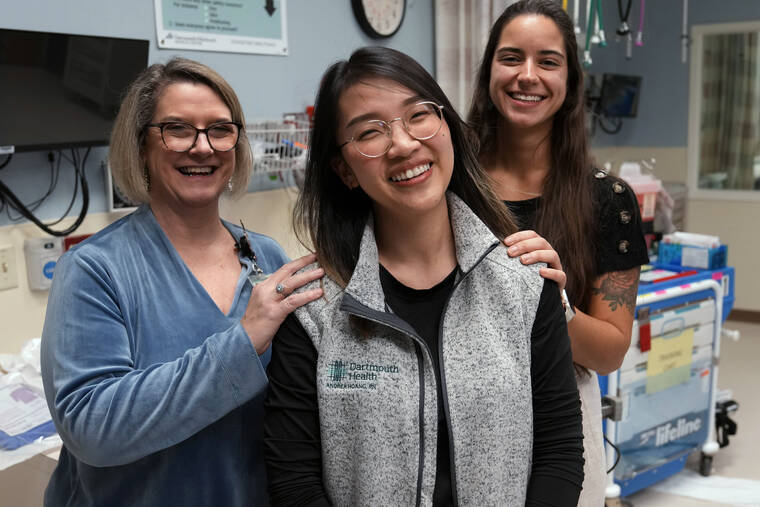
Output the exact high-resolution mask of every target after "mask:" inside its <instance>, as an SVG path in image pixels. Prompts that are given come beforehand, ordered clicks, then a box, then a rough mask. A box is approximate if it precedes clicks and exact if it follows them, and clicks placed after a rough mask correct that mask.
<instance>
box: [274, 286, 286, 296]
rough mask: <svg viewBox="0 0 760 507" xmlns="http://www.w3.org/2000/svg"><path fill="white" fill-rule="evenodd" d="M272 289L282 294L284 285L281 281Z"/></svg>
mask: <svg viewBox="0 0 760 507" xmlns="http://www.w3.org/2000/svg"><path fill="white" fill-rule="evenodd" d="M274 290H275V291H276V292H277V294H283V293H284V292H285V286H284V285H283V284H281V283H278V284H277V287H275V288H274Z"/></svg>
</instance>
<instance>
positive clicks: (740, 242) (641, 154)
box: [594, 147, 760, 312]
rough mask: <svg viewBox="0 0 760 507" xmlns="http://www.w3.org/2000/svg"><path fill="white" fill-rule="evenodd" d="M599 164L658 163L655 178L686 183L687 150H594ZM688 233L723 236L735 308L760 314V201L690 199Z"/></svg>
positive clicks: (687, 222) (687, 207) (616, 167)
mask: <svg viewBox="0 0 760 507" xmlns="http://www.w3.org/2000/svg"><path fill="white" fill-rule="evenodd" d="M594 155H595V156H596V159H597V162H598V163H599V164H603V163H604V162H605V161H607V160H609V161H611V162H612V163H613V169H614V170H617V169H618V167H619V166H620V163H621V162H624V161H626V160H631V161H639V160H642V159H644V160H649V159H651V158H652V157H654V158H655V159H656V161H657V164H656V174H657V176H658V177H659V178H660V179H661V180H663V181H677V182H681V183H686V175H687V165H686V147H682V148H626V147H623V148H603V149H595V150H594ZM686 230H687V231H689V232H698V233H702V234H714V235H716V236H720V240H721V242H723V243H725V244H727V245H728V264H729V266H733V267H734V268H736V280H735V290H736V294H735V297H736V300H735V301H734V308H736V309H739V310H750V311H756V312H757V311H760V295H758V290H757V288H758V287H760V269H758V263H757V260H756V259H757V255H758V252H760V200H758V201H757V202H740V201H727V200H714V199H709V200H708V199H691V198H690V199H689V200H688V203H687V205H686Z"/></svg>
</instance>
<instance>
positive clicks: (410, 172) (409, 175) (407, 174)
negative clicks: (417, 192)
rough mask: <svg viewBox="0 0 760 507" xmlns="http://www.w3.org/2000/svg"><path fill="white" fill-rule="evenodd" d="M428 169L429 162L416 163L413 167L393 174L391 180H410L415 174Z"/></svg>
mask: <svg viewBox="0 0 760 507" xmlns="http://www.w3.org/2000/svg"><path fill="white" fill-rule="evenodd" d="M429 169H430V164H422V165H418V166H417V167H415V168H414V169H407V170H406V171H404V172H402V173H399V174H397V175H395V176H391V180H393V181H405V180H410V179H412V178H414V177H415V176H419V175H420V174H422V173H424V172H426V171H428V170H429Z"/></svg>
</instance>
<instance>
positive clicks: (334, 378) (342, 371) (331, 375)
mask: <svg viewBox="0 0 760 507" xmlns="http://www.w3.org/2000/svg"><path fill="white" fill-rule="evenodd" d="M347 371H348V366H347V365H346V363H344V362H343V361H341V360H340V359H338V360H337V361H333V362H331V363H330V364H329V366H328V370H327V378H328V379H330V382H340V381H341V380H343V379H344V378H346V372H347Z"/></svg>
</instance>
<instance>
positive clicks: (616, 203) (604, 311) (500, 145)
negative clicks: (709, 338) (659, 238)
mask: <svg viewBox="0 0 760 507" xmlns="http://www.w3.org/2000/svg"><path fill="white" fill-rule="evenodd" d="M469 121H470V124H471V125H472V126H473V127H474V129H475V130H476V132H477V134H478V137H479V140H480V161H481V163H482V164H483V166H484V167H485V169H486V171H487V172H488V174H489V176H491V178H492V181H493V182H494V191H495V192H496V194H497V195H498V196H499V197H500V198H501V199H503V200H504V201H507V205H508V206H509V208H510V210H511V211H512V212H513V214H514V216H515V217H516V219H517V220H518V222H519V226H520V228H521V229H523V231H522V232H520V233H518V234H516V235H513V236H512V237H510V238H507V240H506V243H507V245H508V246H510V255H516V256H520V257H521V258H522V260H523V262H526V263H530V262H534V261H535V260H536V259H543V260H550V258H549V257H547V256H549V255H554V256H556V254H555V253H554V252H551V248H552V247H553V249H554V250H556V252H557V253H558V254H559V258H560V259H561V263H560V262H558V261H554V262H552V264H551V265H550V266H549V269H544V270H542V274H544V275H545V276H548V277H550V278H553V279H555V280H558V281H559V282H560V284H562V281H563V279H564V275H566V277H567V291H566V296H565V304H566V309H567V314H566V317H567V320H568V330H569V333H570V339H571V344H572V351H573V359H574V361H575V362H576V364H577V365H579V367H578V368H577V373H578V376H577V381H578V387H579V391H580V394H581V402H582V407H583V416H584V419H583V422H584V436H585V438H584V448H585V454H584V457H585V459H586V470H585V472H586V474H585V477H586V478H585V481H584V484H583V492H582V494H581V505H593V506H598V505H602V503H603V496H604V483H605V462H604V448H603V441H602V432H601V406H600V399H601V397H600V394H599V386H598V383H597V378H596V375H595V374H594V372H599V373H600V374H608V373H610V372H612V371H614V370H616V369H617V368H618V367H619V366H620V364H621V363H622V361H623V357H624V355H625V352H626V351H627V350H628V347H629V345H630V339H631V326H632V322H633V313H634V308H635V304H636V289H637V286H638V277H639V269H640V265H641V264H643V263H646V262H647V261H648V259H647V255H646V245H645V243H644V239H643V235H642V233H641V226H640V218H639V209H638V205H637V202H636V198H635V196H634V195H633V192H632V191H631V190H630V188H628V186H627V185H625V184H624V183H623V182H622V181H621V180H619V179H617V178H614V177H612V176H610V175H608V174H606V173H605V172H604V171H600V170H596V169H594V168H593V162H592V160H591V156H590V154H589V148H588V137H587V133H586V124H585V104H584V90H583V72H582V69H581V66H580V62H579V59H578V47H577V43H576V40H575V34H574V32H573V24H572V21H571V20H570V18H569V17H568V16H567V14H566V13H565V12H564V11H563V10H562V8H561V7H560V5H559V4H558V3H557V2H555V1H552V0H522V1H520V2H517V3H516V4H513V5H512V6H510V7H508V8H507V9H506V10H505V11H504V13H503V14H502V15H501V17H499V19H498V20H497V21H496V22H495V23H494V26H493V27H492V29H491V33H490V37H489V39H488V43H487V45H486V49H485V53H484V55H483V60H482V63H481V66H480V70H479V72H478V75H477V84H476V90H475V93H474V96H473V101H472V107H471V110H470V114H469ZM533 231H537V233H538V234H540V235H541V236H537V234H536V233H535V232H533ZM547 241H548V244H550V245H551V246H546V245H547V243H546V242H547ZM536 249H538V250H536ZM562 271H564V275H563V274H562ZM571 303H572V304H571Z"/></svg>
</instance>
